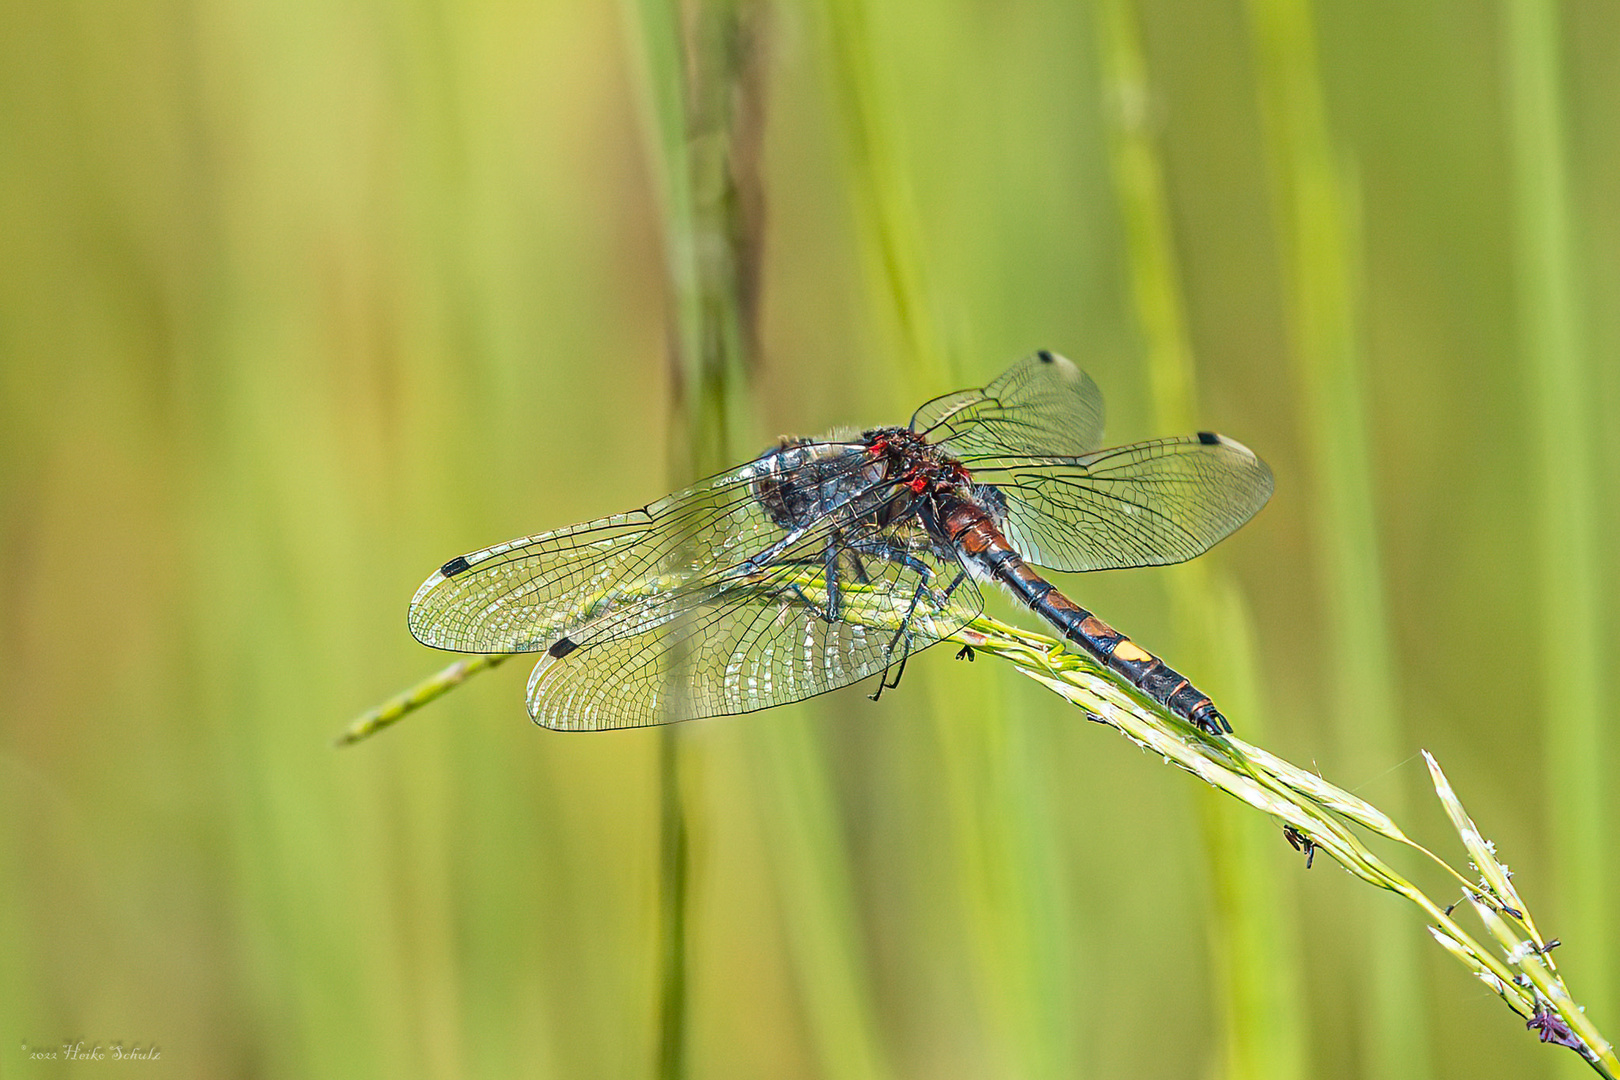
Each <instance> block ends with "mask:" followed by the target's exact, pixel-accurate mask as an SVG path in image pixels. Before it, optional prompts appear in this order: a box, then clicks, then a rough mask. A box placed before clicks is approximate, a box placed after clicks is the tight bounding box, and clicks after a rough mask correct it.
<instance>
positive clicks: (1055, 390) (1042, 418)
mask: <svg viewBox="0 0 1620 1080" xmlns="http://www.w3.org/2000/svg"><path fill="white" fill-rule="evenodd" d="M911 430H913V431H916V432H919V433H921V434H924V435H927V436H928V439H929V441H930V442H935V443H945V444H946V445H947V446H948V447H950V449H951V450H952V451H953V452H954V453H955V455H956V456H957V457H959V458H961V459H963V460H964V461H965V460H967V459H968V458H971V457H973V456H976V455H980V454H1055V455H1061V456H1070V457H1072V456H1076V455H1079V454H1084V453H1088V452H1089V451H1092V450H1095V449H1096V448H1097V446H1098V444H1099V443H1101V442H1102V432H1103V398H1102V391H1101V390H1099V389H1097V384H1096V383H1094V382H1092V381H1091V377H1090V376H1089V375H1087V374H1086V373H1085V372H1083V371H1081V370H1080V369H1079V368H1078V367H1076V366H1075V365H1074V364H1073V362H1071V361H1069V360H1066V359H1064V358H1063V357H1061V356H1058V355H1057V354H1056V353H1051V352H1047V351H1045V350H1042V351H1041V352H1038V353H1036V354H1035V355H1034V356H1028V357H1025V358H1024V359H1022V360H1020V361H1018V363H1016V364H1014V365H1013V366H1012V367H1010V368H1008V369H1007V370H1006V371H1005V372H1003V373H1002V374H1001V376H1000V377H999V378H997V379H996V381H995V382H993V383H991V384H990V385H989V386H986V387H985V388H984V389H983V390H958V391H956V392H955V393H952V394H946V395H945V396H944V397H937V398H935V399H934V400H933V401H930V402H928V403H927V404H925V405H923V406H922V408H920V409H918V410H917V412H916V413H915V414H914V415H913V416H912V418H911Z"/></svg>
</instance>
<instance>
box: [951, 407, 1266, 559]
mask: <svg viewBox="0 0 1620 1080" xmlns="http://www.w3.org/2000/svg"><path fill="white" fill-rule="evenodd" d="M968 465H969V468H971V469H972V470H973V477H974V479H975V480H977V481H979V482H980V483H984V484H990V485H993V486H994V487H995V488H996V489H997V491H999V492H1000V493H1001V497H1002V499H1004V500H1005V502H1006V520H1005V522H1004V524H1003V531H1004V532H1005V533H1006V536H1007V539H1008V541H1009V542H1011V544H1012V546H1013V547H1014V548H1015V549H1017V550H1018V552H1019V553H1020V554H1022V555H1023V556H1024V558H1026V559H1028V560H1029V561H1030V562H1032V563H1035V564H1037V565H1039V566H1049V567H1051V568H1052V569H1054V570H1065V571H1074V572H1078V571H1084V570H1113V569H1121V568H1124V567H1131V566H1162V565H1165V564H1167V563H1177V562H1182V561H1184V560H1187V559H1191V558H1193V557H1194V556H1195V555H1201V554H1203V553H1204V552H1206V551H1208V550H1209V549H1210V548H1211V547H1213V546H1214V545H1215V544H1217V543H1219V542H1220V541H1221V540H1223V539H1225V538H1226V537H1227V536H1229V535H1230V534H1231V533H1232V532H1233V531H1234V530H1235V529H1237V528H1238V526H1240V525H1242V524H1243V523H1244V522H1245V521H1248V520H1249V519H1250V518H1251V517H1253V516H1254V515H1255V514H1256V513H1257V512H1258V511H1259V509H1260V508H1261V507H1262V506H1264V505H1265V504H1266V500H1267V499H1269V498H1270V497H1271V487H1272V480H1271V470H1270V469H1269V468H1267V467H1266V463H1265V462H1263V461H1261V460H1260V459H1259V458H1258V457H1256V456H1255V454H1254V452H1253V451H1251V450H1250V449H1249V448H1248V447H1246V446H1244V445H1243V444H1242V443H1239V442H1235V441H1233V440H1232V439H1228V438H1226V437H1225V436H1222V435H1216V434H1214V433H1212V432H1201V433H1200V434H1198V435H1192V436H1187V437H1184V438H1177V439H1159V440H1155V441H1153V442H1143V443H1136V444H1134V445H1132V446H1121V447H1117V448H1115V449H1112V450H1100V451H1098V452H1096V453H1094V454H1086V455H1084V456H1081V457H1015V456H1011V455H1002V456H999V457H986V458H981V459H978V460H977V461H972V462H969V463H968Z"/></svg>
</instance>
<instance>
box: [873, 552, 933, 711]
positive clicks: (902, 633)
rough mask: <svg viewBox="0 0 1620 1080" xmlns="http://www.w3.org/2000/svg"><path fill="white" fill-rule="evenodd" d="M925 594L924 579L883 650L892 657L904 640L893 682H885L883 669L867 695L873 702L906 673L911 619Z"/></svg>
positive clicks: (926, 571) (895, 684)
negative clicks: (873, 690)
mask: <svg viewBox="0 0 1620 1080" xmlns="http://www.w3.org/2000/svg"><path fill="white" fill-rule="evenodd" d="M919 565H920V564H919ZM922 569H923V570H924V572H925V573H929V574H930V575H931V573H932V572H931V571H929V570H928V568H927V567H923V568H922ZM926 592H928V580H927V578H926V577H925V578H924V579H923V580H922V581H921V582H919V583H918V584H917V591H916V592H914V593H912V594H911V605H910V606H909V607H907V608H906V615H905V618H903V619H901V620H900V626H899V628H898V629H896V630H895V632H894V640H892V641H890V642H889V647H888V649H886V650H885V652H886V654H887V655H890V656H892V655H894V647H895V646H896V645H899V644H900V642H901V640H902V639H904V641H905V648H904V649H903V650H901V652H900V666H899V667H898V668H897V669H896V670H895V673H894V681H893V682H892V683H891V682H888V681H887V680H888V676H889V669H888V668H884V669H883V677H882V678H880V679H879V680H878V688H877V692H876V693H873V694H869V695H867V696H868V697H870V698H871V699H872V700H873V701H876V700H877V699H878V698H880V697H882V696H883V691H885V690H893V689H895V688H896V687H898V686H899V685H900V676H902V675H904V674H905V673H906V661H907V660H909V659H910V658H911V618H912V616H913V615H915V614H916V613H917V604H918V602H919V601H921V600H922V598H923V594H924V593H926Z"/></svg>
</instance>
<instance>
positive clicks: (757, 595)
mask: <svg viewBox="0 0 1620 1080" xmlns="http://www.w3.org/2000/svg"><path fill="white" fill-rule="evenodd" d="M829 543H830V544H831V545H832V546H831V548H830V550H832V551H833V552H834V553H835V555H834V557H833V558H832V559H831V560H830V562H829V559H828V558H826V550H827V548H825V547H824V550H823V552H822V554H821V555H820V556H818V557H816V558H807V559H797V558H795V559H789V560H784V561H783V562H780V563H776V564H773V565H772V566H771V567H770V568H769V569H768V570H766V571H764V572H761V573H758V574H755V575H752V576H751V577H750V579H749V580H748V581H746V582H738V583H735V584H733V585H732V586H730V587H727V588H720V589H715V590H713V591H712V592H711V593H710V594H709V595H707V596H705V597H703V598H702V599H701V601H700V602H698V603H693V604H685V605H681V606H680V607H679V610H674V609H671V611H672V613H666V614H668V617H664V618H658V619H650V618H649V619H648V620H647V624H644V625H643V626H641V627H640V632H638V633H634V634H626V633H624V632H623V630H624V627H623V626H622V625H621V626H617V627H614V626H606V627H604V626H599V625H597V624H591V625H587V626H584V627H580V628H579V629H577V630H575V631H574V632H573V633H572V634H571V635H570V640H571V641H573V642H575V643H577V647H576V648H574V649H573V650H571V651H569V652H566V653H564V654H563V655H562V656H555V655H552V654H551V653H548V654H547V655H546V656H545V657H544V658H542V659H541V661H540V663H539V664H537V665H536V666H535V669H534V673H533V674H532V675H531V676H530V677H529V714H530V715H531V716H533V717H534V720H535V722H536V723H538V724H540V725H541V726H543V727H548V728H552V729H555V730H560V731H601V730H604V729H608V728H629V727H646V726H648V725H651V724H664V723H672V722H675V721H679V720H695V719H698V718H700V717H705V716H729V715H732V714H734V713H745V712H753V711H755V710H756V709H767V708H770V707H772V706H774V705H783V704H786V703H788V702H790V701H799V700H801V699H803V698H807V697H812V696H814V695H816V694H821V693H825V692H826V691H828V690H835V689H837V688H838V687H841V686H847V685H849V684H850V683H853V682H857V681H859V680H861V679H864V678H867V677H869V676H872V675H876V674H878V673H880V672H882V671H883V670H884V669H885V668H888V667H890V666H891V665H894V664H898V663H899V662H900V661H901V660H902V659H903V658H904V657H905V656H906V655H909V654H910V653H913V652H916V651H918V650H919V649H924V648H927V647H928V646H930V645H933V644H935V643H937V642H938V641H939V640H940V639H941V638H943V637H946V636H948V635H949V634H951V633H953V632H955V631H956V630H957V629H959V628H960V627H961V626H962V625H963V624H964V623H966V622H967V621H968V620H970V619H972V618H973V617H974V616H975V615H977V614H978V612H979V610H980V606H981V603H982V601H981V598H980V595H979V593H978V590H977V589H975V588H974V586H973V582H972V580H971V579H970V578H969V577H968V576H967V573H966V571H965V570H964V569H963V568H962V566H961V564H960V563H959V562H957V561H956V559H955V558H954V556H952V555H950V554H949V553H939V552H937V551H936V550H935V549H934V547H933V545H932V544H931V543H930V542H928V540H927V538H926V537H925V536H923V535H922V534H921V533H920V532H914V533H912V534H911V540H910V541H909V542H908V541H907V540H906V539H905V537H904V536H903V535H902V534H901V532H900V530H895V529H890V530H885V531H884V532H883V533H881V534H879V533H878V532H877V531H876V530H872V531H870V532H869V533H867V534H865V535H864V536H863V535H861V534H856V535H853V536H852V535H850V534H848V533H843V532H841V533H839V534H837V535H836V536H833V537H829ZM805 554H808V553H805ZM829 565H830V566H831V570H829ZM829 579H830V580H831V583H832V584H831V587H830V588H829Z"/></svg>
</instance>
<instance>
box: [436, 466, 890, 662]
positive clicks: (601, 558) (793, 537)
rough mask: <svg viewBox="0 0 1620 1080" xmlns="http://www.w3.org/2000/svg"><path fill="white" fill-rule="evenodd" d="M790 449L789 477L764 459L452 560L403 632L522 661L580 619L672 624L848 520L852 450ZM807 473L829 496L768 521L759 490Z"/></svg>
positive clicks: (855, 480)
mask: <svg viewBox="0 0 1620 1080" xmlns="http://www.w3.org/2000/svg"><path fill="white" fill-rule="evenodd" d="M794 452H795V453H796V454H797V456H798V457H799V458H802V459H803V460H804V461H805V464H804V465H802V466H800V467H798V468H784V467H782V466H781V462H780V461H778V462H777V463H776V470H775V471H774V472H770V473H769V475H768V476H767V466H766V465H765V460H766V459H764V458H762V459H757V460H755V461H751V462H749V463H748V464H746V465H742V466H739V467H738V468H735V469H733V470H731V471H730V472H726V473H722V474H720V475H718V476H715V477H711V478H710V479H708V480H705V481H702V482H700V483H698V484H696V485H694V486H693V487H691V488H688V489H686V490H685V491H680V492H676V493H675V494H673V495H669V496H667V497H665V498H663V499H660V500H659V501H657V502H655V503H651V504H650V505H648V506H645V507H643V508H642V509H640V510H632V511H630V512H628V513H624V514H616V515H614V516H613V517H608V518H601V519H599V520H597V521H588V522H585V523H583V524H580V525H571V526H569V527H567V528H565V529H557V530H555V531H553V532H548V533H541V534H539V535H536V536H528V537H523V538H521V539H518V540H512V541H508V542H507V543H504V544H496V545H495V546H494V547H488V548H484V549H483V550H482V551H475V552H472V553H470V554H467V555H461V556H457V557H456V558H454V559H451V560H450V561H449V562H447V563H445V564H444V566H442V567H440V568H439V569H438V570H437V571H436V572H435V573H434V574H433V575H432V576H431V577H429V578H428V579H427V581H425V582H423V583H422V587H421V588H420V589H418V590H417V591H416V596H415V597H414V598H412V600H411V607H410V616H409V624H410V630H411V633H412V635H414V636H415V637H416V639H417V640H418V641H420V642H421V643H422V644H424V645H431V646H433V647H434V648H439V649H453V650H456V651H458V652H485V653H495V652H499V653H509V652H533V651H537V650H539V649H544V648H548V647H550V646H551V645H552V644H553V643H555V642H556V641H557V640H558V639H560V638H561V637H562V636H564V635H565V634H566V633H567V632H568V630H570V629H571V628H573V627H576V626H579V625H582V624H584V623H587V622H592V621H595V622H598V623H599V624H600V625H602V626H603V627H613V626H617V627H619V628H621V629H622V630H623V631H624V632H635V630H636V627H637V626H639V625H640V623H639V622H638V620H647V619H651V620H653V621H656V620H658V619H661V618H669V617H673V615H675V614H677V613H678V612H679V610H680V608H681V606H682V605H689V604H691V603H696V602H699V601H700V600H701V598H702V597H703V596H704V595H706V594H705V590H706V589H707V590H712V589H714V588H716V587H721V586H723V585H725V584H726V583H728V582H732V581H735V580H736V579H737V578H738V577H739V575H745V574H746V573H747V572H748V571H749V569H750V568H751V567H752V566H754V565H756V564H768V563H769V562H771V561H772V560H773V559H774V558H777V557H780V556H781V555H783V554H785V553H786V552H787V550H788V549H789V548H792V547H793V545H794V544H796V543H804V544H809V545H811V546H812V547H813V546H814V545H815V544H816V542H817V540H818V538H819V537H821V536H823V535H825V533H826V532H827V531H828V530H830V529H832V528H835V527H836V526H837V524H838V523H839V522H840V521H841V520H844V519H845V518H846V517H847V516H848V514H847V513H844V512H843V511H845V510H848V511H849V512H850V513H852V512H853V507H851V506H850V505H849V500H853V501H854V502H856V503H860V502H861V500H862V498H863V497H864V496H865V495H866V494H867V493H869V492H870V491H871V486H870V485H866V484H864V482H863V479H862V476H861V469H862V468H863V467H865V459H864V457H863V456H862V455H861V454H860V453H859V452H857V451H855V450H854V448H852V447H849V446H846V445H845V444H841V443H819V444H804V445H802V446H800V447H797V448H796V449H795V451H794ZM812 472H813V475H811V473H812ZM807 476H808V477H809V480H810V482H811V483H812V485H813V489H814V490H815V491H817V492H831V494H828V495H826V496H825V500H824V501H825V505H823V506H820V507H817V508H816V509H817V511H819V512H816V513H810V512H806V511H804V510H803V509H802V508H800V510H799V518H798V520H797V521H795V522H792V523H790V525H784V524H782V523H781V522H779V521H778V520H776V519H774V518H773V517H772V515H771V512H770V511H769V510H768V509H767V507H766V506H765V504H764V503H763V502H762V501H761V499H760V490H761V488H760V485H761V484H762V483H765V482H767V481H768V482H770V483H774V484H777V485H779V486H780V485H785V484H792V483H794V482H795V481H796V480H798V479H799V478H802V477H807ZM801 486H804V485H801ZM790 526H791V527H790Z"/></svg>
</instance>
